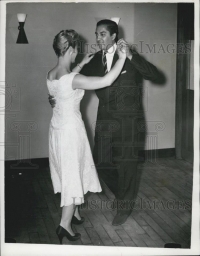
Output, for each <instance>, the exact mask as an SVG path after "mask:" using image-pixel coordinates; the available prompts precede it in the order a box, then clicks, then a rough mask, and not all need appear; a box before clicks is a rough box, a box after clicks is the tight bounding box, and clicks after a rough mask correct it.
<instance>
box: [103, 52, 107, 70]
mask: <svg viewBox="0 0 200 256" xmlns="http://www.w3.org/2000/svg"><path fill="white" fill-rule="evenodd" d="M106 53H107V52H106V51H104V53H103V56H102V63H103V68H104V73H105V74H107V73H108V69H107V60H106Z"/></svg>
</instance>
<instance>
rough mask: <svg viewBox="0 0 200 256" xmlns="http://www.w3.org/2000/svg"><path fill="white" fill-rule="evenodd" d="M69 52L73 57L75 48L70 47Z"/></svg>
mask: <svg viewBox="0 0 200 256" xmlns="http://www.w3.org/2000/svg"><path fill="white" fill-rule="evenodd" d="M68 52H69V54H70V55H72V53H73V48H72V47H71V46H70V47H69V49H68Z"/></svg>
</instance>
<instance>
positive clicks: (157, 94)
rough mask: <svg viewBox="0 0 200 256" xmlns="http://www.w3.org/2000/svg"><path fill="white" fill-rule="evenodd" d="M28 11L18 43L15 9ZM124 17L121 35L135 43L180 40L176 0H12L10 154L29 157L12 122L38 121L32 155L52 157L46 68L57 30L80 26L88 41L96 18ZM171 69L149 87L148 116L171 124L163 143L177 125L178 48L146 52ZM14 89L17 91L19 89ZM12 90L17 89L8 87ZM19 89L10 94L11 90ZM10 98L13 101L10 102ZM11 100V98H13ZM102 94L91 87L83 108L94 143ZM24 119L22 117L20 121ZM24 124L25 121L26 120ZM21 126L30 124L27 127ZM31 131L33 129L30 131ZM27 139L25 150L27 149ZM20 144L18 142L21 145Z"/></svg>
mask: <svg viewBox="0 0 200 256" xmlns="http://www.w3.org/2000/svg"><path fill="white" fill-rule="evenodd" d="M19 12H24V13H26V14H27V19H26V24H25V31H26V35H27V38H28V41H29V44H27V45H19V44H16V40H17V35H18V29H17V27H18V23H17V17H16V14H17V13H19ZM113 16H115V17H116V16H119V17H121V21H120V35H121V36H123V37H124V38H126V40H127V41H128V42H129V43H131V42H134V43H137V42H139V40H144V41H145V42H148V43H150V44H151V43H154V40H156V43H161V42H164V43H165V45H166V44H168V43H171V42H172V43H174V42H175V43H176V4H133V3H123V4H121V3H120V4H118V3H108V4H107V3H89V4H87V3H81V4H80V3H78V4H75V3H9V4H7V34H6V40H7V41H6V42H7V44H6V83H7V87H8V89H7V93H6V99H7V111H6V120H7V122H6V138H5V141H6V145H7V146H6V157H5V159H7V160H8V159H14V158H17V159H19V158H29V155H28V153H27V152H26V154H24V155H23V156H22V155H20V153H19V147H18V146H19V138H20V137H19V135H20V134H19V133H18V132H17V131H16V129H14V128H13V126H11V124H12V123H13V122H16V121H20V122H21V121H23V122H26V121H33V122H34V123H35V124H36V126H37V128H36V130H34V131H33V132H32V133H31V145H30V150H31V155H30V157H31V158H42V157H48V126H49V122H50V119H51V115H52V110H51V108H50V106H49V103H48V100H47V97H48V95H47V93H48V91H47V87H46V81H45V77H46V73H47V71H48V70H49V69H51V68H52V67H53V66H54V65H55V63H56V56H55V54H54V52H53V49H52V41H53V38H54V36H55V35H56V34H57V33H58V32H59V31H60V30H62V29H70V28H73V29H75V30H76V31H77V32H78V33H80V34H81V36H83V37H84V38H85V39H86V40H87V43H89V44H92V43H95V35H94V32H95V25H96V20H95V18H109V17H113ZM145 57H146V58H147V59H149V60H150V61H151V62H152V63H154V64H155V65H157V66H159V67H160V68H161V69H162V70H164V71H165V72H166V74H167V78H168V81H167V84H166V86H164V87H160V88H159V87H155V86H153V85H151V84H150V83H148V82H147V83H145V86H147V87H148V111H147V112H146V120H147V121H151V120H157V121H163V122H165V124H166V128H165V130H164V131H162V133H161V132H160V133H159V145H158V148H171V147H174V128H175V120H174V115H175V78H176V77H175V72H176V66H175V63H176V56H175V54H163V55H162V54H157V53H156V54H145ZM14 91H15V92H14ZM9 92H12V93H9ZM11 94H12V95H14V97H11V96H10V95H11ZM10 100H11V102H10ZM9 102H10V104H8V103H9ZM97 106H98V100H97V98H96V96H95V94H94V93H93V92H87V93H86V95H85V97H84V99H83V101H82V104H81V109H82V113H83V118H84V120H85V124H86V128H87V131H88V136H89V140H90V143H91V146H93V135H94V132H93V130H92V129H91V127H92V124H93V123H94V122H95V120H96V110H97ZM18 123H19V122H18ZM21 124H22V122H21ZM21 130H24V131H25V130H27V127H25V128H22V127H21ZM26 135H27V136H29V135H28V133H27V134H26ZM26 145H28V144H25V151H26V147H27V146H26ZM17 147H18V148H17Z"/></svg>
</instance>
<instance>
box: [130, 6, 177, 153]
mask: <svg viewBox="0 0 200 256" xmlns="http://www.w3.org/2000/svg"><path fill="white" fill-rule="evenodd" d="M176 37H177V6H176V4H158V3H157V4H156V3H151V4H149V3H146V4H144V3H143V4H134V43H135V44H136V45H138V51H139V53H142V54H143V56H145V58H146V59H147V60H149V61H150V62H151V63H153V64H154V65H155V66H157V67H159V68H160V69H161V70H162V71H163V72H164V74H165V76H166V83H165V85H164V86H156V85H155V84H153V83H151V82H149V81H144V88H145V89H146V90H145V94H144V106H145V109H146V112H145V116H146V123H147V127H148V132H147V136H148V134H149V135H151V134H152V133H153V132H156V128H155V125H156V123H161V125H162V127H163V128H164V129H163V130H160V131H158V132H157V136H158V137H157V138H158V139H157V143H158V144H157V148H158V149H162V148H174V147H175V96H176V42H177V38H176ZM154 44H155V47H154ZM147 45H149V47H148V46H147ZM153 47H154V48H155V51H154V48H153ZM149 48H150V49H153V50H152V53H150V51H151V50H149ZM173 52H174V53H173ZM146 149H149V145H147V143H146Z"/></svg>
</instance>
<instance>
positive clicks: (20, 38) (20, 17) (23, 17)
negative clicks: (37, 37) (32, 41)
mask: <svg viewBox="0 0 200 256" xmlns="http://www.w3.org/2000/svg"><path fill="white" fill-rule="evenodd" d="M17 19H18V22H19V27H18V29H19V35H18V38H17V42H16V43H17V44H28V40H27V37H26V34H25V31H24V24H25V20H26V14H24V13H18V14H17Z"/></svg>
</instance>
